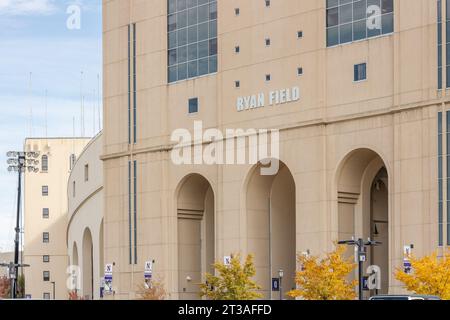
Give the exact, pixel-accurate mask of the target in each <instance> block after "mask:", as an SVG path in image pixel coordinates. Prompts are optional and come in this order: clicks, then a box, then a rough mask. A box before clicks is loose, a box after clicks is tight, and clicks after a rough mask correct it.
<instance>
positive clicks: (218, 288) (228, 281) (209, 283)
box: [200, 254, 262, 300]
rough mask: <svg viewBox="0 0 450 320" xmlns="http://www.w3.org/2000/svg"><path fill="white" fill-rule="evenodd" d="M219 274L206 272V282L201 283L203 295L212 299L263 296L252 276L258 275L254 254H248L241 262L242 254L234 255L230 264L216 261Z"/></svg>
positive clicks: (249, 298)
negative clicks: (243, 261) (242, 262)
mask: <svg viewBox="0 0 450 320" xmlns="http://www.w3.org/2000/svg"><path fill="white" fill-rule="evenodd" d="M214 269H215V270H216V274H217V276H214V275H211V274H206V282H205V283H204V284H201V285H200V289H201V294H200V296H201V297H206V298H208V299H210V300H256V299H259V298H262V295H261V294H260V293H258V292H256V291H257V290H259V289H261V287H260V286H258V285H257V284H256V283H255V282H254V281H253V280H252V278H253V277H254V276H255V275H256V268H255V266H254V263H253V256H252V255H248V256H247V258H246V260H245V263H244V264H243V265H242V264H241V258H240V255H239V254H238V255H235V256H232V258H231V264H230V265H229V266H227V265H225V264H223V263H221V262H216V263H215V264H214Z"/></svg>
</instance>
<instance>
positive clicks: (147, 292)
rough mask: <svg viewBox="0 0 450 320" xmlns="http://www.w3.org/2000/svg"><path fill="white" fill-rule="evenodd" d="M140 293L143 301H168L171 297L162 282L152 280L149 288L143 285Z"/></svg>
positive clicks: (140, 287)
mask: <svg viewBox="0 0 450 320" xmlns="http://www.w3.org/2000/svg"><path fill="white" fill-rule="evenodd" d="M139 291H140V292H139V295H140V296H141V300H166V299H167V298H168V297H169V295H168V294H167V291H166V289H165V288H164V282H163V281H162V280H152V281H151V285H150V286H149V287H147V286H145V285H141V286H139Z"/></svg>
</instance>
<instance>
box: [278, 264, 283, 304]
mask: <svg viewBox="0 0 450 320" xmlns="http://www.w3.org/2000/svg"><path fill="white" fill-rule="evenodd" d="M283 276H284V271H283V269H280V270H279V271H278V277H279V278H280V300H283Z"/></svg>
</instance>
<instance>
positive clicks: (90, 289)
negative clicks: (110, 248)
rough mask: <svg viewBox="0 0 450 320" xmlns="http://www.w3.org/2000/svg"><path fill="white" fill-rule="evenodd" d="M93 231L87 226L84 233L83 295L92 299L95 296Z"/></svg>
mask: <svg viewBox="0 0 450 320" xmlns="http://www.w3.org/2000/svg"><path fill="white" fill-rule="evenodd" d="M93 252H94V250H93V244H92V234H91V231H90V230H89V229H88V228H86V229H85V231H84V234H83V268H82V271H81V272H82V277H83V297H84V298H86V299H88V300H90V299H93V297H94V277H93V274H94V264H93V260H94V257H93V254H94V253H93Z"/></svg>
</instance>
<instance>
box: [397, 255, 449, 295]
mask: <svg viewBox="0 0 450 320" xmlns="http://www.w3.org/2000/svg"><path fill="white" fill-rule="evenodd" d="M410 260H411V267H412V272H411V273H405V272H404V270H402V269H397V271H396V273H395V277H396V278H397V280H399V281H401V282H403V283H404V285H405V287H406V289H407V290H408V291H411V292H414V293H416V294H422V295H433V296H438V297H440V298H441V299H443V300H450V251H449V252H447V253H446V254H445V255H444V256H443V257H441V258H439V257H438V255H437V253H436V252H435V253H433V254H431V255H429V256H425V257H423V258H421V259H417V258H415V257H411V258H410Z"/></svg>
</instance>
